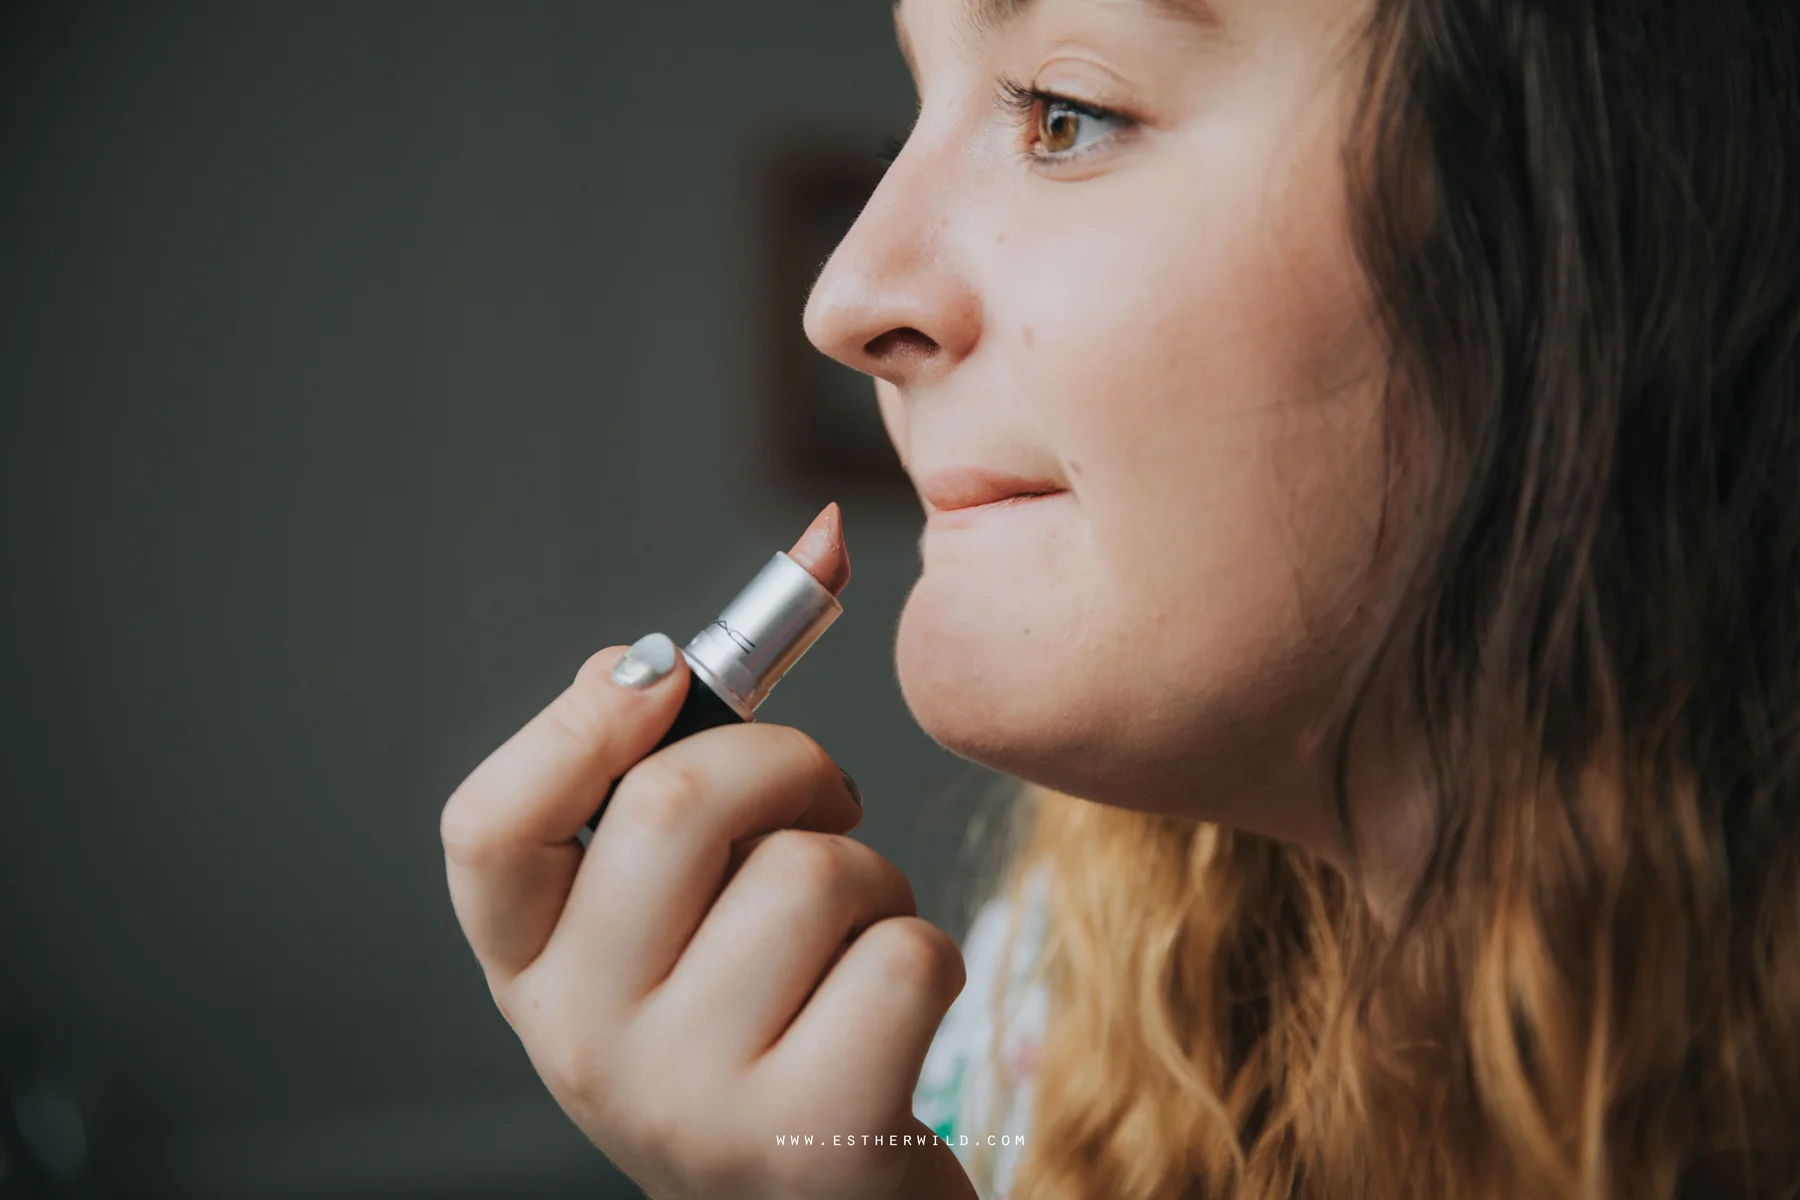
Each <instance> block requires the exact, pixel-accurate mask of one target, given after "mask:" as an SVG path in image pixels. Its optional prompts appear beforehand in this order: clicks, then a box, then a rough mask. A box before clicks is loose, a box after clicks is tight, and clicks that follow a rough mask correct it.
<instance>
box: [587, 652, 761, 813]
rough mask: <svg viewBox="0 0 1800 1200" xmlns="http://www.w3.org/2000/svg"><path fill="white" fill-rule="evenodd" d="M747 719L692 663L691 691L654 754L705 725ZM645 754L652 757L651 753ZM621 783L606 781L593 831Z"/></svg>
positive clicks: (689, 681)
mask: <svg viewBox="0 0 1800 1200" xmlns="http://www.w3.org/2000/svg"><path fill="white" fill-rule="evenodd" d="M733 723H736V724H739V725H742V724H743V723H744V718H742V717H740V716H738V715H737V713H736V712H735V711H733V709H732V707H731V705H729V704H727V703H725V702H724V701H723V700H721V699H719V694H718V693H717V692H715V691H713V690H712V687H711V685H710V684H708V683H707V682H706V680H705V679H703V678H701V676H700V673H699V672H697V671H695V670H693V669H692V667H691V666H690V668H689V670H688V690H687V695H686V696H685V697H683V698H682V701H681V711H680V712H677V713H676V714H675V723H674V724H672V725H670V726H669V732H667V733H665V734H663V737H662V741H660V742H658V743H656V745H655V746H654V747H653V748H652V749H651V751H650V754H654V753H656V751H658V750H661V749H662V748H663V747H664V746H667V745H668V744H669V743H671V742H679V741H680V740H681V739H682V738H684V737H688V736H690V735H691V734H696V733H699V732H700V731H701V730H702V729H711V728H713V727H714V726H715V725H730V724H733ZM644 757H646V758H648V757H649V755H648V754H647V755H645V756H644ZM618 786H619V781H618V780H617V779H615V780H613V781H612V782H611V783H609V784H607V785H606V795H604V796H602V797H601V798H600V807H599V808H597V809H595V810H594V815H593V816H592V817H590V818H588V823H587V827H588V829H589V830H590V831H591V830H592V829H594V827H595V826H597V825H599V824H600V815H601V814H602V813H604V812H605V811H606V806H607V804H608V803H609V802H610V801H611V800H612V794H613V789H615V788H617V787H618Z"/></svg>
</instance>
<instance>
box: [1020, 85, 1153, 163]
mask: <svg viewBox="0 0 1800 1200" xmlns="http://www.w3.org/2000/svg"><path fill="white" fill-rule="evenodd" d="M1000 103H1001V105H1002V106H1003V107H1005V108H1006V109H1007V110H1008V111H1009V112H1011V113H1012V114H1013V116H1014V119H1015V120H1017V122H1018V124H1019V126H1020V128H1022V129H1024V130H1025V131H1026V132H1027V133H1029V134H1032V135H1035V134H1036V132H1037V131H1036V128H1035V126H1036V123H1037V119H1038V113H1039V111H1040V109H1041V107H1042V106H1044V105H1050V104H1055V105H1058V106H1060V107H1062V108H1066V109H1069V110H1070V111H1071V112H1077V113H1080V114H1081V115H1082V116H1084V117H1091V118H1093V119H1094V120H1096V121H1112V122H1115V123H1116V124H1118V125H1119V126H1121V127H1122V129H1125V130H1128V129H1130V128H1131V127H1132V126H1133V125H1135V124H1137V122H1136V121H1134V120H1133V119H1132V118H1131V117H1128V116H1126V115H1125V114H1124V113H1122V112H1115V111H1114V110H1113V109H1110V108H1102V107H1100V106H1099V105H1097V104H1087V103H1084V102H1082V101H1080V100H1076V99H1074V98H1073V97H1071V96H1064V95H1062V94H1060V93H1058V92H1047V91H1044V90H1043V89H1042V88H1035V87H1028V86H1026V85H1025V84H1022V83H1020V82H1018V81H1017V80H1015V79H1002V80H1001V81H1000ZM1104 140H1107V139H1103V141H1104ZM1100 148H1101V143H1100V142H1095V143H1092V144H1090V145H1088V146H1085V147H1082V148H1081V149H1079V150H1066V151H1063V152H1062V153H1060V154H1044V153H1040V152H1038V151H1035V150H1027V151H1025V152H1024V157H1025V158H1027V159H1029V160H1030V161H1031V162H1033V163H1034V164H1058V163H1067V162H1073V161H1075V160H1076V159H1078V158H1082V157H1084V156H1086V155H1087V154H1089V153H1091V152H1093V151H1095V150H1098V149H1100Z"/></svg>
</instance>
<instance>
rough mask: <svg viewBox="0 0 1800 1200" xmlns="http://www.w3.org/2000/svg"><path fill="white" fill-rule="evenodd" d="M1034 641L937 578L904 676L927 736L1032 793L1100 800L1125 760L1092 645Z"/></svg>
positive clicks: (904, 659) (908, 636) (908, 615)
mask: <svg viewBox="0 0 1800 1200" xmlns="http://www.w3.org/2000/svg"><path fill="white" fill-rule="evenodd" d="M1048 624H1050V622H1048V621H1046V622H1041V623H1040V631H1039V632H1034V631H1033V630H1032V629H1031V628H1030V627H1029V626H1028V625H1027V624H1025V623H1023V622H1021V621H1020V620H1018V619H1017V618H1016V617H1013V616H1007V617H1006V618H1005V619H1002V615H1001V614H999V613H997V612H995V611H993V610H991V609H988V608H984V607H981V606H978V605H975V604H971V603H965V602H958V601H957V599H956V598H954V597H952V596H949V595H947V594H944V593H943V592H942V591H940V590H939V589H937V588H935V587H934V586H933V584H932V582H931V579H930V576H929V574H928V575H927V576H926V577H925V578H923V579H921V581H920V582H919V583H918V584H917V585H915V587H914V589H913V592H912V594H911V595H910V596H909V597H908V598H907V603H906V608H905V610H904V611H903V612H902V613H901V616H900V625H899V630H898V633H897V635H896V638H895V643H894V668H895V674H896V676H897V678H898V680H899V683H900V692H901V695H902V696H903V697H904V698H905V700H906V706H907V708H908V709H909V710H910V711H911V712H912V715H913V719H914V720H915V721H917V722H918V723H919V727H920V728H921V729H923V730H924V731H925V733H926V734H927V735H928V736H929V737H930V738H931V739H932V740H933V741H935V742H936V743H937V744H938V745H940V746H942V747H943V748H944V749H946V750H948V751H950V752H951V753H952V754H955V755H956V756H958V757H959V758H964V759H967V760H969V761H971V762H976V763H980V764H981V765H982V766H985V767H988V768H989V769H991V770H995V771H999V772H1001V773H1003V774H1007V775H1012V776H1015V777H1017V778H1019V779H1023V780H1025V781H1027V782H1030V783H1036V784H1039V785H1042V786H1045V787H1051V788H1055V789H1057V790H1059V791H1068V792H1070V793H1071V794H1077V795H1084V794H1088V793H1090V792H1091V791H1092V790H1093V789H1094V788H1095V787H1097V786H1099V783H1098V781H1097V780H1096V779H1094V778H1092V776H1093V775H1094V774H1095V772H1096V768H1097V767H1098V766H1099V765H1100V764H1103V763H1106V762H1108V761H1111V760H1112V759H1114V758H1115V757H1116V752H1117V751H1118V749H1119V746H1118V744H1117V739H1116V738H1115V737H1114V736H1112V735H1110V734H1109V733H1108V731H1107V730H1106V729H1105V728H1104V724H1105V722H1104V719H1103V717H1102V716H1101V714H1103V713H1104V712H1105V711H1106V708H1105V706H1104V705H1096V704H1095V703H1093V702H1092V701H1093V697H1091V696H1090V695H1088V694H1087V691H1086V689H1085V688H1084V687H1083V685H1082V683H1081V681H1082V680H1083V679H1085V678H1086V672H1085V671H1084V666H1085V665H1086V663H1087V661H1088V660H1087V659H1086V658H1085V656H1084V652H1083V644H1084V643H1083V639H1081V638H1078V637H1074V636H1064V635H1063V634H1062V633H1061V632H1060V631H1055V632H1053V631H1051V630H1048V629H1043V628H1042V627H1043V626H1044V625H1048Z"/></svg>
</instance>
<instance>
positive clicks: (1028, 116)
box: [876, 79, 1137, 170]
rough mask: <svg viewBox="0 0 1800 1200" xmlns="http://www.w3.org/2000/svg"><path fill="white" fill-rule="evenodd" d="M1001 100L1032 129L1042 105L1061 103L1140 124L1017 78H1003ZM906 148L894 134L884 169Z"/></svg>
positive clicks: (1049, 157)
mask: <svg viewBox="0 0 1800 1200" xmlns="http://www.w3.org/2000/svg"><path fill="white" fill-rule="evenodd" d="M1000 103H1001V105H1002V106H1003V107H1005V108H1006V110H1007V111H1008V112H1010V113H1012V114H1013V117H1014V119H1015V120H1016V121H1017V122H1018V124H1019V125H1020V127H1021V128H1025V129H1027V130H1029V129H1030V128H1031V126H1032V124H1033V122H1034V121H1035V120H1036V117H1037V113H1038V108H1039V106H1040V105H1045V104H1060V105H1062V106H1063V107H1064V108H1067V109H1070V110H1072V111H1074V112H1078V113H1080V114H1081V115H1082V116H1084V117H1092V118H1094V119H1095V120H1097V121H1115V122H1117V123H1118V124H1119V125H1121V126H1123V127H1124V128H1125V129H1130V128H1131V127H1132V126H1133V125H1135V124H1137V122H1136V121H1135V120H1133V119H1132V118H1131V117H1128V116H1126V115H1125V114H1124V113H1121V112H1115V111H1114V110H1112V109H1110V108H1101V107H1100V106H1099V105H1097V104H1084V103H1083V102H1081V101H1080V100H1075V99H1073V98H1071V97H1068V96H1064V95H1061V94H1060V93H1057V92H1047V91H1044V90H1043V89H1042V88H1034V87H1028V86H1026V85H1025V84H1022V83H1019V82H1018V81H1017V80H1013V79H1002V80H1001V81H1000ZM1095 148H1096V146H1093V145H1090V146H1088V147H1085V148H1083V149H1081V150H1073V151H1066V152H1064V153H1062V154H1040V153H1036V152H1034V151H1030V150H1027V151H1026V152H1025V157H1026V158H1028V159H1030V160H1031V161H1033V162H1035V163H1064V162H1070V161H1072V160H1074V159H1077V158H1080V157H1082V156H1083V155H1085V154H1087V153H1089V152H1090V151H1091V150H1093V149H1095ZM904 149H906V139H905V138H904V137H900V136H898V135H895V136H890V137H889V138H888V139H887V140H886V142H884V143H883V145H882V148H881V151H880V153H879V154H877V155H876V157H877V159H879V161H880V162H881V166H882V169H883V170H886V169H887V168H888V167H891V166H893V165H894V160H895V159H897V158H899V157H900V152H901V151H902V150H904Z"/></svg>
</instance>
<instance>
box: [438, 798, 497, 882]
mask: <svg viewBox="0 0 1800 1200" xmlns="http://www.w3.org/2000/svg"><path fill="white" fill-rule="evenodd" d="M438 840H439V841H441V842H442V843H443V845H444V856H445V857H446V858H448V859H449V860H450V861H451V862H453V863H455V864H456V865H458V866H461V867H480V866H481V865H482V864H483V863H484V862H486V861H487V859H488V857H489V855H490V854H491V853H492V852H493V849H494V847H495V845H496V844H497V843H498V842H499V840H500V831H499V830H498V829H497V828H495V825H494V822H493V821H492V820H490V819H488V818H487V817H485V816H484V815H483V814H482V812H481V809H480V806H479V805H477V804H475V803H473V801H472V800H471V799H470V798H469V796H468V795H467V794H466V793H465V792H464V791H463V790H462V789H460V788H459V789H458V790H457V791H455V792H454V793H452V794H451V796H450V799H449V800H448V801H447V802H446V803H445V804H444V811H443V812H442V813H440V814H439V816H438Z"/></svg>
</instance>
